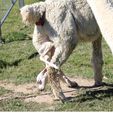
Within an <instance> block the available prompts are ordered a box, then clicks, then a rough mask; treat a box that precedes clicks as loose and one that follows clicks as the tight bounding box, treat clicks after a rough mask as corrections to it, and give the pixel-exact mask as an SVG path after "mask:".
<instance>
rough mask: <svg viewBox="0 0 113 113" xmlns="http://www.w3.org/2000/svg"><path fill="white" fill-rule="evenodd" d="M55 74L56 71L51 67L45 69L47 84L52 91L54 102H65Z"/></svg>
mask: <svg viewBox="0 0 113 113" xmlns="http://www.w3.org/2000/svg"><path fill="white" fill-rule="evenodd" d="M57 72H58V70H56V69H54V68H52V67H48V68H47V75H48V79H49V82H50V84H51V89H52V91H53V94H54V97H55V100H56V99H57V100H58V99H60V100H61V101H62V102H63V101H64V100H65V96H64V94H63V92H62V89H61V87H60V82H59V76H57Z"/></svg>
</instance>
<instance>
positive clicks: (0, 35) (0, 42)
mask: <svg viewBox="0 0 113 113" xmlns="http://www.w3.org/2000/svg"><path fill="white" fill-rule="evenodd" d="M1 44H2V25H1V20H0V45H1Z"/></svg>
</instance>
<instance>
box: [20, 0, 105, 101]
mask: <svg viewBox="0 0 113 113" xmlns="http://www.w3.org/2000/svg"><path fill="white" fill-rule="evenodd" d="M25 7H26V6H25ZM28 9H29V10H28V11H27V12H26V13H25V15H24V16H23V21H25V23H34V24H35V23H36V22H37V21H38V20H40V18H41V19H42V17H43V14H44V15H45V16H44V17H45V21H44V24H43V28H44V33H45V34H46V35H47V36H48V37H49V40H50V41H51V42H52V43H53V44H54V48H55V49H54V53H53V55H52V57H51V59H50V61H49V63H50V64H54V65H55V66H56V67H57V68H55V67H54V66H52V65H49V63H48V64H47V65H48V66H47V67H46V74H47V76H46V77H48V79H49V82H50V85H51V88H52V90H53V94H54V96H55V98H57V97H58V98H59V99H60V100H62V101H63V100H65V99H66V98H65V96H64V94H63V92H62V89H61V87H60V83H59V80H60V76H61V74H58V72H60V67H61V66H62V65H63V64H64V63H65V62H66V60H67V59H68V58H69V56H70V55H71V53H72V51H73V50H74V49H75V47H76V46H77V44H78V43H79V42H81V41H82V42H83V41H84V42H92V48H93V52H92V63H93V69H94V80H95V84H94V85H96V86H98V85H102V78H103V75H102V65H103V58H102V48H101V38H102V36H101V33H100V30H99V27H98V25H97V23H96V20H95V18H94V15H93V13H92V11H91V8H90V6H89V5H88V3H87V0H46V1H45V2H39V3H35V4H31V5H28ZM23 11H24V9H23V10H21V14H22V12H23ZM29 13H30V14H32V15H30V17H29V18H28V19H27V20H26V16H28V14H29ZM26 21H27V22H26ZM30 21H31V22H30Z"/></svg>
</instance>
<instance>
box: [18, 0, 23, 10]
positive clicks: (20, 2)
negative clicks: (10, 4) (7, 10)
mask: <svg viewBox="0 0 113 113" xmlns="http://www.w3.org/2000/svg"><path fill="white" fill-rule="evenodd" d="M23 6H24V0H19V7H20V8H22V7H23Z"/></svg>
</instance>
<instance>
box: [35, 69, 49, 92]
mask: <svg viewBox="0 0 113 113" xmlns="http://www.w3.org/2000/svg"><path fill="white" fill-rule="evenodd" d="M46 71H47V70H46V68H45V69H44V70H43V71H41V72H40V73H39V74H38V76H37V83H38V88H39V90H41V91H42V90H44V88H45V85H46V82H47V73H46Z"/></svg>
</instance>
